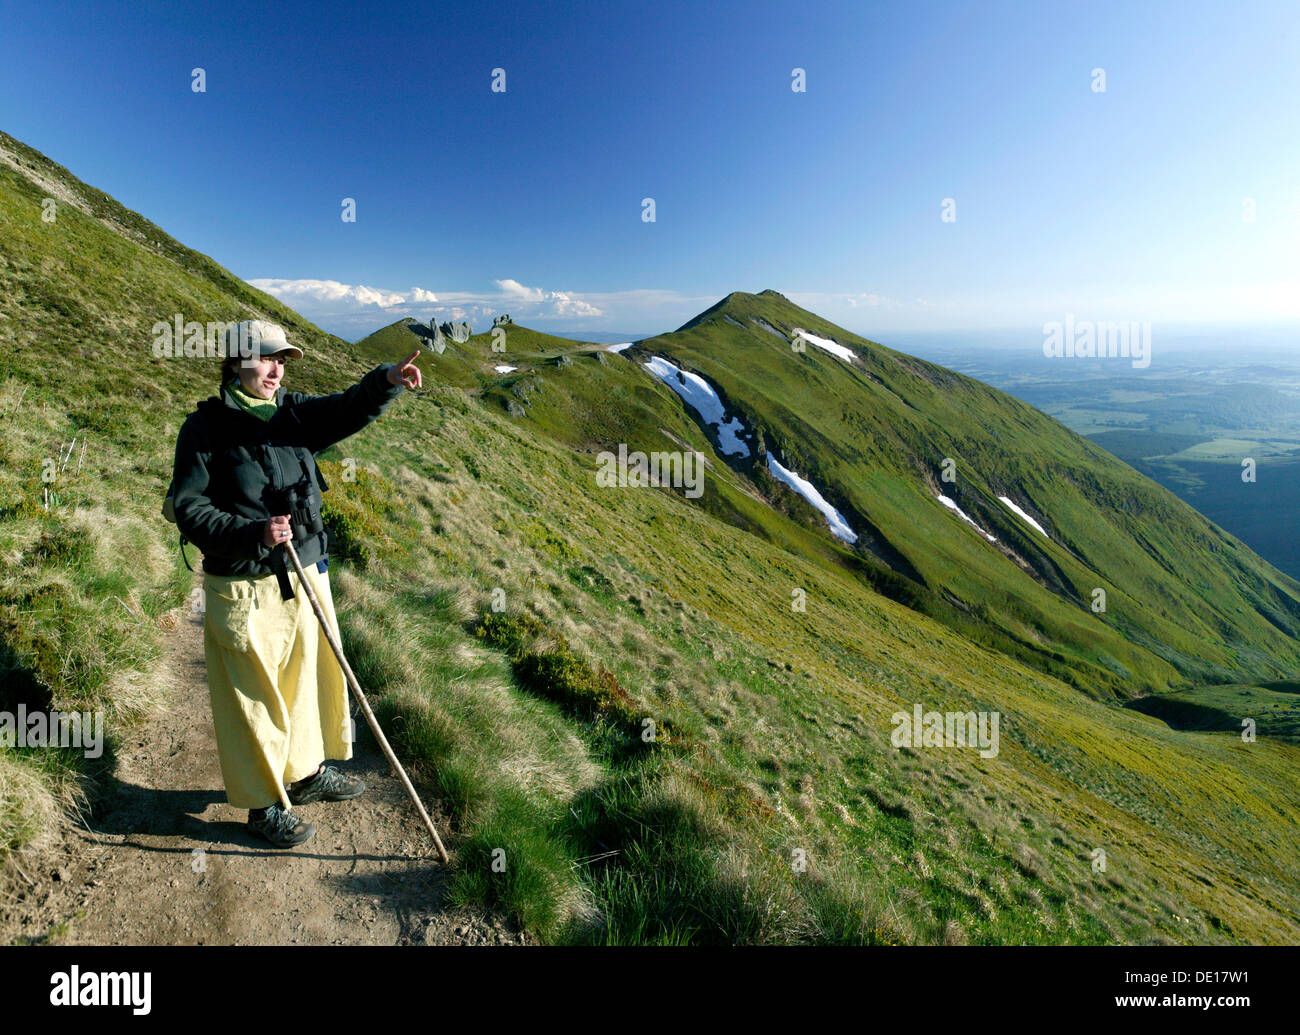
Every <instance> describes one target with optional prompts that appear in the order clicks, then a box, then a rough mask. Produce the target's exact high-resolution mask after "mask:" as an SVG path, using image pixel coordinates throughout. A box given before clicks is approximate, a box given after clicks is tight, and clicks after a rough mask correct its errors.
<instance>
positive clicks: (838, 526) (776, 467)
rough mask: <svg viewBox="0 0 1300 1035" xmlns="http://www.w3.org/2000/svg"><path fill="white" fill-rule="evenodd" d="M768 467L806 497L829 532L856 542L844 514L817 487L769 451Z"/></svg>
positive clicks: (854, 533)
mask: <svg viewBox="0 0 1300 1035" xmlns="http://www.w3.org/2000/svg"><path fill="white" fill-rule="evenodd" d="M767 466H768V469H769V470H770V471H771V472H772V473H773V474H774V475H776V477H777V478H779V479H780V480H781V481H783V482H785V483H786V485H788V486H790V488H792V489H794V491H795V492H797V493H798V494H799V495H800V496H802V497H803V498H804V499H806V500H807V501H808V502H809V503H811V504H812V505H813V506H814V507H816V508H817V509H818V510H819V511H821V513H822V516H823V517H825V518H826V522H827V524H829V525H830V526H831V534H832V535H834V536H837V537H838V538H840V539H843V540H844V541H845V542H846V543H856V542H857V541H858V535H857V533H856V532H854V531H853V529H851V528H850V527H849V523H848V522H847V521H845V520H844V515H843V514H841V513H840V512H839V511H838V510H836V509H835V508H834V507H832V506H831V505H830V504H829V503H827V502H826V498H825V497H824V496H822V494H821V493H820V492H818V491H817V487H816V486H815V485H813V483H812V482H810V481H808V480H807V479H806V478H800V477H799V476H798V475H797V474H795V473H794V472H793V471H789V470H786V468H784V467H782V466H781V465H780V464H779V463H777V461H776V458H775V457H773V456H772V454H771V453H768V454H767Z"/></svg>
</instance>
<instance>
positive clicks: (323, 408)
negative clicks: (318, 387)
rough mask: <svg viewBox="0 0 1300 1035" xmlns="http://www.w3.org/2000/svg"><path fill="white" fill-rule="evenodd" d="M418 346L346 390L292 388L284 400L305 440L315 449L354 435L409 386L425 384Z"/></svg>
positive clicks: (290, 417)
mask: <svg viewBox="0 0 1300 1035" xmlns="http://www.w3.org/2000/svg"><path fill="white" fill-rule="evenodd" d="M419 354H420V351H419V349H416V351H415V352H413V353H411V355H410V356H408V357H407V358H406V359H405V360H403V361H402V362H401V363H384V364H382V365H380V366H377V367H375V369H374V370H372V371H370V373H368V374H367V375H366V376H365V377H363V378H362V379H361V380H360V381H358V382H357V383H356V384H355V385H353V386H352V387H351V388H349V389H348V390H347V391H345V392H337V393H336V394H334V395H302V394H301V393H299V392H292V393H290V394H289V395H288V397H287V398H286V400H285V402H286V403H287V404H288V406H289V410H290V413H289V414H286V416H288V417H289V419H290V420H291V421H294V422H295V423H297V424H298V426H299V433H300V435H301V441H302V444H303V445H305V446H307V448H309V449H310V450H311V451H312V452H313V453H319V452H320V451H321V450H322V449H327V448H329V447H330V446H332V445H334V443H335V442H341V441H342V440H343V439H345V438H347V437H348V436H349V435H355V434H356V433H357V432H358V431H360V430H361V429H362V428H364V427H365V426H366V425H367V424H369V423H371V421H373V420H375V419H376V418H377V417H378V416H379V415H380V414H381V413H383V412H384V410H385V409H387V408H388V405H389V404H390V403H391V402H392V401H393V400H394V399H396V398H397V397H398V396H399V395H401V394H402V392H403V391H405V389H407V388H419V387H421V386H422V385H423V383H424V382H423V378H422V377H421V376H420V370H419V368H418V367H417V366H416V365H415V359H416V357H417V356H419Z"/></svg>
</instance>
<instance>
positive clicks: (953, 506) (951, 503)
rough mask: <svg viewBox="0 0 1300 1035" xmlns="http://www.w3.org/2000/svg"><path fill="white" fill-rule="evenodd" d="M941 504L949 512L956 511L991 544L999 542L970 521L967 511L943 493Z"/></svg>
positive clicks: (940, 499) (940, 498)
mask: <svg viewBox="0 0 1300 1035" xmlns="http://www.w3.org/2000/svg"><path fill="white" fill-rule="evenodd" d="M939 502H940V503H942V504H943V505H944V506H945V507H947V508H948V509H949V510H951V511H955V512H956V514H957V516H958V517H959V518H961V519H962V520H963V521H965V522H966V524H968V525H970V527H971V528H973V529H975V531H976V532H978V533H979V534H980V535H982V536H983V537H984V538H985V539H987V540H988V541H989V542H990V543H996V542H997V539H996V538H995V537H994V536H991V535H989V534H988V533H987V532H986V531H984V529H982V528H980V526H979V525H977V524H975V522H974V521H972V520H971V519H970V515H969V514H967V513H966V511H964V510H962V509H961V507H959V506H957V503H956V501H955V500H951V499H949V498H948V497H947V496H944V495H943V494H942V493H940V495H939Z"/></svg>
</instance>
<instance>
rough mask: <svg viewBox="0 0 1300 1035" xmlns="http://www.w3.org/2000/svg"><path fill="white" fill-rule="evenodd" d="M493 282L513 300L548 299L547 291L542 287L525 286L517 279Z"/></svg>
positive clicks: (539, 300)
mask: <svg viewBox="0 0 1300 1035" xmlns="http://www.w3.org/2000/svg"><path fill="white" fill-rule="evenodd" d="M492 283H493V284H495V285H496V286H497V287H499V288H500V289H501V293H502V294H503V295H505V296H506V297H507V298H509V299H512V300H518V301H520V302H544V301H545V300H546V292H545V291H543V290H542V289H541V288H530V287H524V286H523V285H522V284H521V283H519V281H517V280H510V279H506V280H494V281H492Z"/></svg>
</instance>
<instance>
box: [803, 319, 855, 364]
mask: <svg viewBox="0 0 1300 1035" xmlns="http://www.w3.org/2000/svg"><path fill="white" fill-rule="evenodd" d="M792 333H793V334H794V336H795V337H796V338H803V339H804V341H807V342H811V343H812V344H813V345H816V346H817V347H818V348H819V349H823V350H825V351H826V352H829V353H830V354H831V355H832V356H839V358H840V359H842V360H844V362H845V363H852V362H853V350H852V349H851V348H849V347H848V346H847V345H841V344H840V343H839V342H836V341H831V340H830V338H819V337H818V336H817V335H815V334H810V333H808V332H807V331H805V330H804V329H803V328H802V327H796V328H795V329H794V331H793V332H792Z"/></svg>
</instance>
